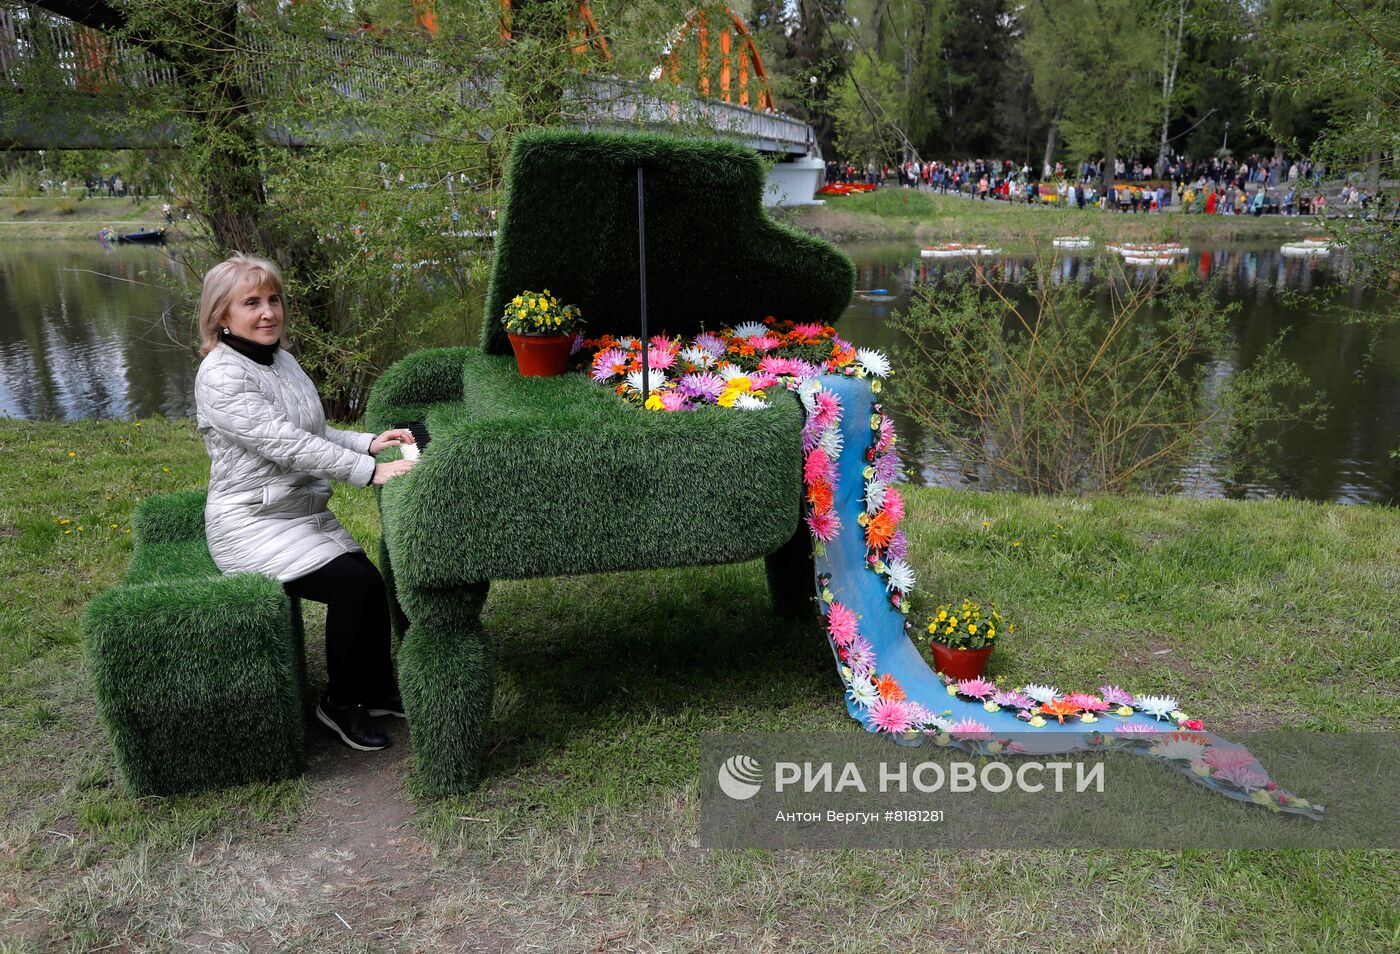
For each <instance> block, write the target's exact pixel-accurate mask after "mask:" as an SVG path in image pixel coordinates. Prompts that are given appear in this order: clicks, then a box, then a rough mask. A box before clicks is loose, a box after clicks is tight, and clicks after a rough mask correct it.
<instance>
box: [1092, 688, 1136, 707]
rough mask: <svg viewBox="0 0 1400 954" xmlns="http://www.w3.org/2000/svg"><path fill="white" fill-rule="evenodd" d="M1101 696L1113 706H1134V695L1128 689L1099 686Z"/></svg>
mask: <svg viewBox="0 0 1400 954" xmlns="http://www.w3.org/2000/svg"><path fill="white" fill-rule="evenodd" d="M1099 695H1100V696H1101V697H1102V698H1103V701H1104V702H1107V703H1108V704H1109V705H1112V706H1130V705H1132V704H1133V694H1132V693H1131V692H1128V691H1127V690H1126V689H1119V688H1118V687H1117V686H1099Z"/></svg>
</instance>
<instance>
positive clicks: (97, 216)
mask: <svg viewBox="0 0 1400 954" xmlns="http://www.w3.org/2000/svg"><path fill="white" fill-rule="evenodd" d="M80 194H81V193H80V192H75V193H73V194H72V195H71V196H52V197H51V196H36V197H33V198H19V197H17V196H2V197H0V241H5V240H6V239H29V240H34V239H92V238H97V233H98V232H100V231H101V230H102V229H103V228H114V229H119V230H121V231H129V230H133V229H135V228H137V227H139V226H142V225H147V226H159V225H164V224H165V220H164V218H163V217H162V216H161V211H160V207H161V203H162V202H163V201H164V200H162V199H146V200H141V201H138V200H136V199H106V198H99V199H82V200H79V198H78V196H79V195H80Z"/></svg>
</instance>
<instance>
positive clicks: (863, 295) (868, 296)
mask: <svg viewBox="0 0 1400 954" xmlns="http://www.w3.org/2000/svg"><path fill="white" fill-rule="evenodd" d="M856 297H857V298H859V299H860V300H861V301H894V296H893V295H876V294H872V293H871V292H856Z"/></svg>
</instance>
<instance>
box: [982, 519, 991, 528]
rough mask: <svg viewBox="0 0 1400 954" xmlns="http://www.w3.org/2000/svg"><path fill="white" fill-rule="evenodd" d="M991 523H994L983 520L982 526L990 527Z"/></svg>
mask: <svg viewBox="0 0 1400 954" xmlns="http://www.w3.org/2000/svg"><path fill="white" fill-rule="evenodd" d="M991 525H992V522H991V521H990V520H983V521H982V526H984V527H990V526H991Z"/></svg>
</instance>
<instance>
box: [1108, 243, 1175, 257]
mask: <svg viewBox="0 0 1400 954" xmlns="http://www.w3.org/2000/svg"><path fill="white" fill-rule="evenodd" d="M1108 250H1109V251H1110V252H1117V253H1118V254H1120V255H1134V256H1138V257H1153V258H1164V257H1167V256H1171V255H1188V254H1190V252H1191V250H1190V249H1189V248H1187V247H1186V246H1185V245H1172V244H1170V243H1167V242H1161V243H1158V244H1156V245H1138V244H1131V243H1130V244H1127V245H1110V246H1109V247H1108Z"/></svg>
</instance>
